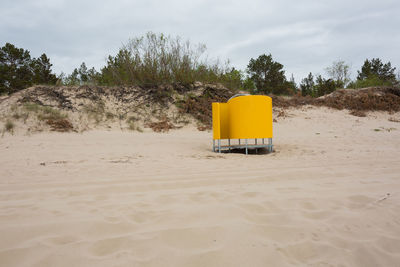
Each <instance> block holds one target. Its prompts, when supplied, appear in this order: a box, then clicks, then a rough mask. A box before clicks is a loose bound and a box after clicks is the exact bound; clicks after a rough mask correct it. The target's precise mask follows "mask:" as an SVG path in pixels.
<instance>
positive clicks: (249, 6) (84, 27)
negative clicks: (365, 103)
mask: <svg viewBox="0 0 400 267" xmlns="http://www.w3.org/2000/svg"><path fill="white" fill-rule="evenodd" d="M399 14H400V1H399V0H379V1H376V0H370V1H366V0H354V1H349V0H329V1H326V0H319V1H317V0H314V1H312V0H302V1H293V0H292V1H289V0H280V1H269V0H265V1H262V0H246V1H244V0H242V1H236V0H230V1H228V0H222V1H218V0H213V1H211V0H203V1H201V0H192V1H189V0H187V1H184V0H165V1H157V0H147V1H146V0H141V1H137V0H132V1H128V0H112V1H106V0H96V1H94V0H93V1H85V0H80V1H75V0H69V1H67V0H30V1H29V0H1V7H0V45H1V46H3V45H4V44H5V43H6V42H10V43H12V44H14V45H16V46H17V47H22V48H24V49H28V50H29V51H30V52H31V56H33V57H38V56H40V54H42V53H46V54H47V55H48V56H49V57H50V59H51V62H52V63H53V69H54V71H55V72H57V73H60V72H61V71H63V72H66V73H70V72H71V71H72V70H73V68H75V67H78V66H79V65H80V64H81V63H82V62H83V61H84V62H86V64H87V65H88V66H89V67H92V66H94V67H96V69H99V68H100V67H102V66H103V65H104V64H105V59H106V57H107V56H108V55H110V54H111V55H115V54H116V52H117V51H118V49H119V48H120V47H121V46H122V44H123V43H126V42H127V41H128V40H129V38H131V37H137V36H141V35H143V34H145V33H146V32H148V31H152V32H155V33H165V34H170V35H173V36H176V35H179V36H181V37H182V38H184V39H189V40H190V41H191V42H192V43H204V44H206V45H207V53H208V54H209V56H210V57H212V58H216V57H218V58H220V59H222V60H226V59H229V60H230V62H231V65H232V66H233V67H236V68H239V69H242V70H244V69H245V68H246V66H247V64H248V62H249V60H250V58H256V57H258V56H259V55H261V54H264V53H266V54H268V53H271V54H272V57H273V58H274V60H276V61H278V62H280V63H282V64H283V65H284V69H285V71H286V75H287V76H288V77H290V75H291V74H292V73H293V75H294V77H295V78H296V82H299V81H300V79H301V78H303V77H305V76H306V75H307V74H308V73H309V72H313V73H319V74H321V75H323V76H324V75H325V74H326V73H325V71H324V69H325V68H326V67H327V66H329V65H330V64H331V63H332V62H333V61H336V60H344V61H345V62H347V63H348V64H350V65H351V70H352V76H353V77H355V76H356V74H357V70H358V69H360V67H361V65H362V63H363V61H364V60H365V59H366V58H369V59H371V58H373V57H379V58H381V59H382V60H383V61H384V62H387V61H390V62H391V63H392V66H394V67H396V68H397V70H398V69H400V15H399ZM397 70H396V71H397Z"/></svg>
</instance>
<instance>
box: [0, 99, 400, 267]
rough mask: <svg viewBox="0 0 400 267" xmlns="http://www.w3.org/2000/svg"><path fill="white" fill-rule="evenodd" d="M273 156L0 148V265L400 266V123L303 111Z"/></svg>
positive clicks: (71, 144) (83, 136)
mask: <svg viewBox="0 0 400 267" xmlns="http://www.w3.org/2000/svg"><path fill="white" fill-rule="evenodd" d="M287 115H288V116H287V117H286V118H284V119H283V118H277V120H278V122H277V123H274V135H275V136H274V145H275V150H276V151H275V153H271V154H264V155H248V156H246V155H243V154H238V153H234V154H225V153H221V154H218V153H213V152H212V151H211V147H212V139H211V132H209V131H208V132H207V131H198V130H196V129H195V128H193V129H192V128H190V127H189V128H184V129H179V130H173V131H170V132H168V133H153V132H144V133H139V132H130V131H120V130H110V131H105V130H104V131H99V130H92V131H87V132H83V133H52V132H43V133H35V134H32V135H29V136H28V135H26V134H15V135H10V134H5V135H4V136H3V137H2V138H0V151H1V153H0V177H1V178H0V237H1V238H0V266H399V264H400V164H399V160H400V123H399V122H395V121H389V118H395V119H396V120H399V119H400V114H399V113H396V114H391V115H390V114H388V113H378V112H376V113H369V114H368V116H367V117H355V116H352V115H349V112H348V111H346V110H342V111H337V110H332V109H328V108H315V107H312V108H311V107H304V108H302V109H297V110H294V109H292V110H289V111H287Z"/></svg>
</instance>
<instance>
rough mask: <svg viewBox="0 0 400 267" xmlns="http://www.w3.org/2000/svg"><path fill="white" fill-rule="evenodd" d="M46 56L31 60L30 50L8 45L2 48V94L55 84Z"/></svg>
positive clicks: (0, 91) (0, 61) (0, 82)
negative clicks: (35, 85)
mask: <svg viewBox="0 0 400 267" xmlns="http://www.w3.org/2000/svg"><path fill="white" fill-rule="evenodd" d="M51 66H52V64H50V59H49V58H48V57H47V56H46V54H42V55H41V56H40V57H39V58H31V56H30V53H29V51H28V50H24V49H23V48H17V47H15V46H14V45H12V44H10V43H6V44H5V45H4V46H3V47H1V48H0V94H10V93H14V92H16V91H18V90H21V89H24V88H26V87H29V86H31V85H33V84H55V83H56V81H57V77H56V76H55V75H54V74H52V73H51Z"/></svg>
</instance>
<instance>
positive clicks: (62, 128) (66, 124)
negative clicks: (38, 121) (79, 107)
mask: <svg viewBox="0 0 400 267" xmlns="http://www.w3.org/2000/svg"><path fill="white" fill-rule="evenodd" d="M46 123H47V124H48V125H50V128H51V130H52V131H56V132H69V131H72V130H73V129H74V127H73V126H72V123H71V122H70V121H69V120H68V119H58V120H53V119H49V120H47V121H46Z"/></svg>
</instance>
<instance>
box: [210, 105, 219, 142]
mask: <svg viewBox="0 0 400 267" xmlns="http://www.w3.org/2000/svg"><path fill="white" fill-rule="evenodd" d="M220 105H221V103H212V127H213V139H221V130H220V124H221V119H220V112H219V110H220V109H219V106H220Z"/></svg>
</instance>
